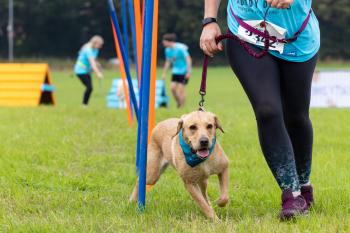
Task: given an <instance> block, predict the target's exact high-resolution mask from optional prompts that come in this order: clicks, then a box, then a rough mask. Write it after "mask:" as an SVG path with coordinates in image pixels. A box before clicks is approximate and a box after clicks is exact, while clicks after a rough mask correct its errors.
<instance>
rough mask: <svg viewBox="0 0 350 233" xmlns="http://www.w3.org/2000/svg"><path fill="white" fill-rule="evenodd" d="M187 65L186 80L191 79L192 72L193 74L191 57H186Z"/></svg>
mask: <svg viewBox="0 0 350 233" xmlns="http://www.w3.org/2000/svg"><path fill="white" fill-rule="evenodd" d="M186 64H187V67H188V68H187V73H186V76H185V78H187V79H189V78H190V76H191V72H192V58H191V56H190V55H188V56H187V57H186Z"/></svg>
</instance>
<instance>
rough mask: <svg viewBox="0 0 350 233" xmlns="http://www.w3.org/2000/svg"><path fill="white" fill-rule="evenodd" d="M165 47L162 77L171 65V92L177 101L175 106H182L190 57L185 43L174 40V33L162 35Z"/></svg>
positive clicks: (188, 75) (190, 62)
mask: <svg viewBox="0 0 350 233" xmlns="http://www.w3.org/2000/svg"><path fill="white" fill-rule="evenodd" d="M162 43H163V46H164V47H165V63H164V68H163V74H162V79H163V80H165V78H166V73H167V71H168V69H169V68H170V66H172V78H171V86H170V89H171V92H172V93H173V96H174V98H175V101H176V103H177V107H178V108H180V107H183V106H184V104H185V102H186V88H185V87H186V85H187V83H188V80H189V78H190V76H191V71H192V59H191V56H190V54H189V52H188V47H187V45H185V44H183V43H179V42H177V41H176V34H174V33H169V34H164V35H163V40H162Z"/></svg>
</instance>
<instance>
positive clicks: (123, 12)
mask: <svg viewBox="0 0 350 233" xmlns="http://www.w3.org/2000/svg"><path fill="white" fill-rule="evenodd" d="M121 15H122V27H123V37H124V38H123V42H124V43H123V44H124V48H125V56H126V57H127V58H128V64H130V62H129V58H130V56H129V39H128V18H127V12H126V2H125V0H121Z"/></svg>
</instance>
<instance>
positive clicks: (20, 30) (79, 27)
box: [0, 0, 350, 60]
mask: <svg viewBox="0 0 350 233" xmlns="http://www.w3.org/2000/svg"><path fill="white" fill-rule="evenodd" d="M238 1H243V2H249V1H252V0H238ZM348 1H349V0H337V1H333V0H317V1H313V9H314V12H315V13H316V15H317V17H318V19H319V22H320V27H321V38H322V47H321V50H320V57H321V58H322V59H347V60H348V59H350V46H349V43H348V39H349V38H350V27H349V25H350V4H349V2H348ZM115 3H116V7H117V11H119V9H120V1H115ZM203 4H204V1H202V0H198V1H188V0H160V2H159V38H161V35H162V34H164V33H166V32H176V33H177V35H178V38H179V40H180V41H183V42H184V43H186V44H187V45H189V47H190V49H191V55H192V56H193V57H194V58H195V59H197V60H198V59H200V58H201V57H202V52H201V50H200V49H199V46H198V39H199V36H200V33H201V19H202V17H203ZM226 4H227V0H222V3H221V7H220V13H219V15H220V17H219V22H220V24H221V28H222V30H223V31H225V29H226V28H227V26H226ZM7 8H8V1H7V0H0V58H1V59H6V57H7V31H6V28H7V17H8V9H7ZM14 15H15V21H14V25H15V27H14V30H15V49H14V52H15V57H58V58H74V57H75V56H76V55H77V52H78V50H79V48H80V47H81V45H82V44H83V43H85V42H86V41H87V40H88V39H89V38H90V37H91V36H92V35H94V34H100V35H102V36H103V37H104V38H105V42H106V43H105V46H104V48H103V50H102V51H101V56H102V57H104V58H109V57H114V56H115V50H114V44H113V36H112V30H111V25H110V21H109V12H108V7H107V1H104V0H26V1H14ZM120 20H122V19H120ZM128 23H129V22H128ZM159 41H160V39H159ZM129 47H130V49H131V48H132V45H131V38H130V46H129ZM130 54H132V51H130ZM159 57H160V59H162V58H163V57H164V55H163V48H162V46H161V43H159Z"/></svg>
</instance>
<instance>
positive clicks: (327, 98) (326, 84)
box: [311, 70, 350, 108]
mask: <svg viewBox="0 0 350 233" xmlns="http://www.w3.org/2000/svg"><path fill="white" fill-rule="evenodd" d="M311 107H316V108H329V107H336V108H348V107H350V70H349V71H320V72H315V74H314V77H313V80H312V89H311Z"/></svg>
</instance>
